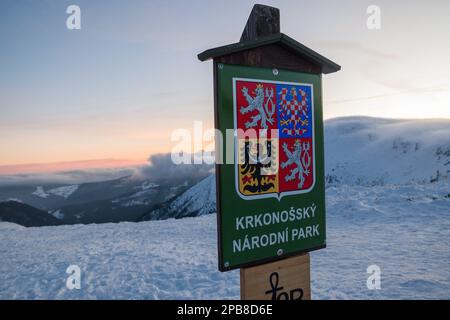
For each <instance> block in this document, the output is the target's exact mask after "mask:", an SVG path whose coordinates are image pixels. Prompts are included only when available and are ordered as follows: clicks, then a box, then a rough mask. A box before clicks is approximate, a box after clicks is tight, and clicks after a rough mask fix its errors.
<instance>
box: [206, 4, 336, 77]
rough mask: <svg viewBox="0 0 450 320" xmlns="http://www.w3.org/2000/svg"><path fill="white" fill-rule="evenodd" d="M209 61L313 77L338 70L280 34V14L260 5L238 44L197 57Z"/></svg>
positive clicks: (303, 46) (214, 49) (334, 64)
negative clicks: (287, 71)
mask: <svg viewBox="0 0 450 320" xmlns="http://www.w3.org/2000/svg"><path fill="white" fill-rule="evenodd" d="M211 58H212V59H217V60H219V61H220V62H223V63H230V64H246V65H255V66H265V67H280V68H283V67H285V68H286V69H291V70H298V71H307V72H312V73H325V74H326V73H332V72H336V71H339V70H340V69H341V66H339V65H338V64H337V63H335V62H333V61H331V60H329V59H327V58H325V57H324V56H322V55H320V54H319V53H317V52H315V51H314V50H312V49H310V48H308V47H306V46H305V45H303V44H301V43H300V42H298V41H296V40H294V39H292V38H291V37H289V36H287V35H285V34H283V33H281V32H280V18H279V10H278V9H277V8H273V7H269V6H263V5H255V6H254V7H253V10H252V13H251V14H250V17H249V19H248V21H247V25H246V27H245V29H244V32H243V33H242V37H241V41H239V42H237V43H233V44H229V45H225V46H221V47H217V48H213V49H209V50H206V51H204V52H202V53H200V54H199V55H198V59H199V60H200V61H205V60H208V59H211ZM244 61H245V62H244ZM284 64H286V66H285V65H284Z"/></svg>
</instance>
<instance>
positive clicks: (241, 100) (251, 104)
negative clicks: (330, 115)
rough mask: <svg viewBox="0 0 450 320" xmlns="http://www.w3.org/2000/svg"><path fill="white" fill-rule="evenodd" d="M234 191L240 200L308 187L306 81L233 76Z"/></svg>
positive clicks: (310, 127) (311, 166)
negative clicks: (294, 81)
mask: <svg viewBox="0 0 450 320" xmlns="http://www.w3.org/2000/svg"><path fill="white" fill-rule="evenodd" d="M233 108H234V127H235V129H236V131H237V132H236V134H235V154H236V163H235V181H236V192H237V193H238V195H239V196H240V197H241V198H242V199H245V200H252V199H260V198H269V197H275V198H277V199H278V200H281V198H282V197H285V196H291V195H296V194H301V193H307V192H309V191H311V190H312V188H313V187H314V183H315V157H314V150H315V146H314V119H313V117H314V104H313V87H312V85H310V84H302V83H293V82H277V81H267V80H257V79H243V78H233Z"/></svg>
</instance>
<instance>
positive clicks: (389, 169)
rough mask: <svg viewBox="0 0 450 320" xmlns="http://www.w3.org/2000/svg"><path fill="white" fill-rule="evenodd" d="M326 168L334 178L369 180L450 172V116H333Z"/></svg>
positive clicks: (409, 179) (428, 177) (423, 178)
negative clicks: (407, 117)
mask: <svg viewBox="0 0 450 320" xmlns="http://www.w3.org/2000/svg"><path fill="white" fill-rule="evenodd" d="M325 173H326V179H327V183H328V184H357V185H368V186H370V185H383V184H404V183H414V182H418V183H426V182H433V181H435V180H439V179H445V178H448V177H449V175H450V120H446V119H436V120H402V119H400V120H397V119H380V118H369V117H345V118H335V119H331V120H328V121H326V122H325Z"/></svg>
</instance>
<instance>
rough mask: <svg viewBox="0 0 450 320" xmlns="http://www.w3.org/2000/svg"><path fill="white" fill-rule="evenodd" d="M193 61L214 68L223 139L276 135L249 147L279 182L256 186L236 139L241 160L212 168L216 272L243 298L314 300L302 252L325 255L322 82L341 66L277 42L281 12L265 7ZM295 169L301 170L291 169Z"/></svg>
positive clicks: (257, 174)
mask: <svg viewBox="0 0 450 320" xmlns="http://www.w3.org/2000/svg"><path fill="white" fill-rule="evenodd" d="M198 58H199V60H201V61H205V60H208V59H212V60H213V62H214V63H213V67H214V108H215V112H214V115H215V127H216V129H218V130H219V131H221V132H222V134H223V135H224V137H225V131H226V130H228V129H233V130H235V133H236V132H238V130H245V129H249V128H253V129H257V130H261V129H268V128H269V127H270V128H271V130H273V129H274V130H275V132H278V134H274V136H272V135H271V137H270V138H267V139H265V138H261V137H265V135H261V136H258V138H257V142H256V144H257V145H265V146H266V147H267V148H266V149H267V150H274V153H275V152H278V153H279V155H280V161H275V160H273V163H272V158H271V157H272V155H270V156H269V158H270V161H271V162H270V165H269V166H272V164H273V165H276V166H278V169H279V170H278V171H277V172H276V173H271V174H265V175H266V177H263V174H261V168H262V167H263V166H264V165H263V163H262V162H261V161H260V160H259V156H258V155H257V156H256V162H254V163H250V162H249V160H248V159H249V158H250V155H249V154H250V151H249V150H250V142H249V141H246V140H245V139H243V138H242V137H241V138H239V137H238V135H237V134H235V137H234V138H232V141H226V143H233V146H234V148H232V149H233V151H234V153H235V154H242V155H244V156H243V159H244V160H243V161H241V162H240V163H237V162H235V163H232V164H229V163H226V164H219V163H216V186H217V223H218V228H217V229H218V256H219V270H220V271H229V270H232V269H236V268H241V298H242V299H262V300H266V299H269V300H270V299H276V300H298V299H303V300H306V299H311V287H310V260H309V253H308V252H310V251H313V250H318V249H322V248H325V246H326V228H325V177H324V176H325V174H324V148H323V113H322V74H327V73H332V72H336V71H338V70H340V68H341V67H340V66H339V65H338V64H336V63H334V62H333V61H331V60H329V59H327V58H326V57H324V56H322V55H320V54H319V53H317V52H315V51H313V50H312V49H310V48H308V47H306V46H304V45H303V44H301V43H299V42H297V41H296V40H294V39H292V38H290V37H288V36H287V35H285V34H283V33H281V32H280V12H279V10H278V9H277V8H273V7H269V6H263V5H255V6H254V7H253V10H252V12H251V14H250V16H249V19H248V21H247V24H246V26H245V29H244V31H243V33H242V36H241V39H240V41H239V42H237V43H234V44H229V45H224V46H221V47H217V48H213V49H209V50H206V51H204V52H202V53H200V54H199V55H198ZM269 106H271V107H269ZM277 130H278V131H277ZM266 134H267V133H266ZM278 138H279V139H278ZM239 139H241V140H239ZM238 140H239V141H238ZM253 143H255V142H253ZM280 143H281V144H280ZM216 147H218V148H219V149H218V150H217V154H220V155H222V157H220V158H221V159H227V156H226V155H225V151H226V148H225V146H216ZM258 150H259V148H258ZM277 150H278V151H277ZM270 152H272V151H270ZM233 157H234V156H233ZM281 159H282V160H281ZM286 159H288V160H286ZM308 159H309V160H308ZM301 161H303V162H302V166H303V167H302V168H303V169H297V170H298V171H295V170H294V168H293V167H289V166H291V165H292V164H294V163H299V162H301ZM281 163H284V164H281ZM266 166H268V165H266ZM287 167H288V168H287ZM283 170H284V171H283ZM249 172H250V173H249ZM289 172H297V173H299V175H301V177H297V176H293V174H292V173H289ZM293 179H298V181H296V182H295V183H294V184H291V185H289V183H290V182H291V181H292V180H293ZM307 179H309V180H308V181H309V182H306V180H307ZM272 213H273V214H274V215H273V219H272V215H271V214H272ZM263 216H264V218H263Z"/></svg>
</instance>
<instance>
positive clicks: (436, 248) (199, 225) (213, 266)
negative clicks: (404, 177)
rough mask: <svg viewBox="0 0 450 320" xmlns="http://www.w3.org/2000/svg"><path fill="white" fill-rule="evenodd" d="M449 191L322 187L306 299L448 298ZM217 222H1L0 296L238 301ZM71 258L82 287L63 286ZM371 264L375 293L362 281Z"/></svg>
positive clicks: (235, 276) (436, 187) (446, 186)
mask: <svg viewBox="0 0 450 320" xmlns="http://www.w3.org/2000/svg"><path fill="white" fill-rule="evenodd" d="M449 193H450V183H449V182H448V181H447V182H446V181H441V182H437V183H432V184H430V183H428V184H406V185H399V186H394V185H386V186H374V187H367V186H358V185H353V186H345V185H343V186H339V187H330V188H328V189H327V209H328V213H327V216H328V218H327V231H328V240H327V243H328V247H327V248H326V249H323V250H320V251H317V252H313V253H311V257H312V267H311V270H312V293H313V298H314V299H343V298H358V299H359V298H370V299H372V298H374V299H378V298H388V299H399V298H406V299H408V298H411V299H412V298H415V299H424V298H432V299H437V298H441V299H449V298H450V243H449V241H450V195H449ZM215 219H216V216H215V215H214V214H213V215H206V216H200V217H197V218H185V219H179V220H173V219H170V220H164V221H148V222H140V223H119V224H101V225H83V226H81V225H72V226H58V227H41V228H22V227H20V226H14V225H12V224H10V223H0V257H1V263H0V298H1V299H69V298H75V299H77V298H87V299H118V298H123V299H184V298H187V299H191V298H194V299H203V298H205V299H229V298H239V272H238V271H236V270H235V271H232V272H227V273H220V272H219V271H217V261H216V260H217V254H216V220H215ZM72 264H76V265H78V266H80V268H81V270H82V274H81V289H80V290H76V289H75V290H69V289H67V288H66V285H65V282H66V279H67V276H68V275H67V274H66V269H67V267H68V266H69V265H72ZM372 264H376V265H378V266H379V267H380V268H381V289H380V290H373V291H371V290H368V289H367V287H366V280H367V277H368V276H369V275H368V274H367V273H366V269H367V267H368V266H369V265H372Z"/></svg>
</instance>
